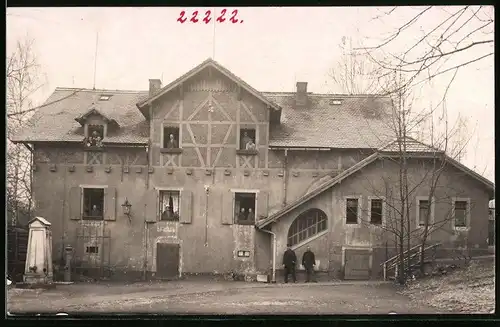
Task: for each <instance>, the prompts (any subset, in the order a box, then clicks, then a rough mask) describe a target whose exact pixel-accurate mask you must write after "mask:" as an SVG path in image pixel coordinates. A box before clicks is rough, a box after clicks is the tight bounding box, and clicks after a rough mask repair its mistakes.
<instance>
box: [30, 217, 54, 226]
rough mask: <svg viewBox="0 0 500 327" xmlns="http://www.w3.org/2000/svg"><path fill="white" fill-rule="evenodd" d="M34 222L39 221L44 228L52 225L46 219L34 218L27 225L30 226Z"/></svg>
mask: <svg viewBox="0 0 500 327" xmlns="http://www.w3.org/2000/svg"><path fill="white" fill-rule="evenodd" d="M35 221H39V222H41V223H42V225H45V226H50V225H52V224H51V223H50V222H49V221H48V220H47V219H45V218H43V217H35V218H33V219H31V220H30V221H29V223H28V225H31V224H32V223H34V222H35Z"/></svg>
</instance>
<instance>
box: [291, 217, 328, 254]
mask: <svg viewBox="0 0 500 327" xmlns="http://www.w3.org/2000/svg"><path fill="white" fill-rule="evenodd" d="M327 220H328V219H327V217H326V214H325V213H324V212H323V211H321V210H319V209H309V210H307V211H306V212H303V213H301V214H300V215H299V216H298V217H297V219H295V221H294V222H293V223H292V226H290V229H289V230H288V243H290V244H291V245H295V244H299V243H300V242H302V241H304V240H306V239H308V238H311V237H313V236H314V235H316V234H318V233H321V232H322V231H324V230H326V228H327Z"/></svg>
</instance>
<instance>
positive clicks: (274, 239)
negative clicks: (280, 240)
mask: <svg viewBox="0 0 500 327" xmlns="http://www.w3.org/2000/svg"><path fill="white" fill-rule="evenodd" d="M260 230H261V231H263V232H264V233H268V234H271V235H272V236H273V275H272V279H271V283H273V284H275V283H276V234H275V233H273V232H271V231H268V230H265V229H260Z"/></svg>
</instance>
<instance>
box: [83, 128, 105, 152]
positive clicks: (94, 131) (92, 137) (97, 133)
mask: <svg viewBox="0 0 500 327" xmlns="http://www.w3.org/2000/svg"><path fill="white" fill-rule="evenodd" d="M103 138H104V126H103V125H88V134H87V137H86V138H85V146H87V147H102V140H103Z"/></svg>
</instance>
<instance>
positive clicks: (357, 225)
mask: <svg viewBox="0 0 500 327" xmlns="http://www.w3.org/2000/svg"><path fill="white" fill-rule="evenodd" d="M344 226H346V227H352V228H357V227H361V224H360V223H355V224H349V223H346V222H345V221H344Z"/></svg>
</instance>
